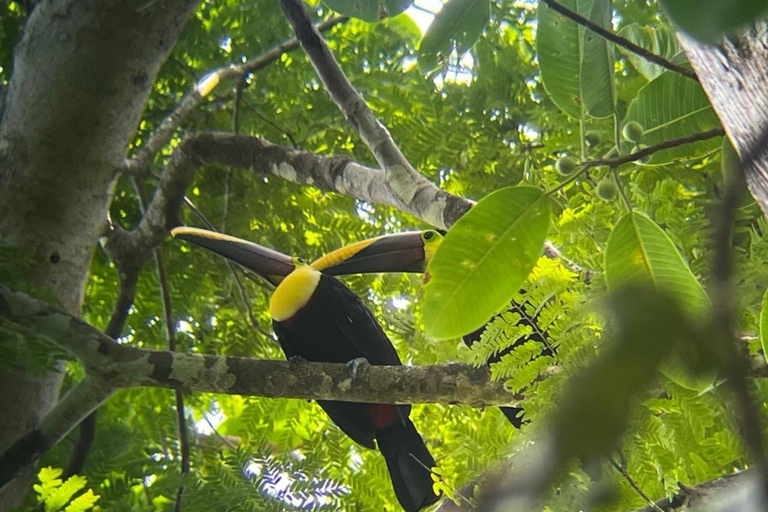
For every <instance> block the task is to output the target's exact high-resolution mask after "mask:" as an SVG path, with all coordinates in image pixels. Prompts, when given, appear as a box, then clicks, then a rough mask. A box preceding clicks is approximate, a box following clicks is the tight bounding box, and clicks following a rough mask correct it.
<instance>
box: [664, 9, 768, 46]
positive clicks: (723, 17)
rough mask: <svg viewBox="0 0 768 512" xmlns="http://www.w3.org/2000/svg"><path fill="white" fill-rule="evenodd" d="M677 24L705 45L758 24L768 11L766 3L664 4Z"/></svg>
mask: <svg viewBox="0 0 768 512" xmlns="http://www.w3.org/2000/svg"><path fill="white" fill-rule="evenodd" d="M661 3H662V4H663V5H664V7H665V8H666V10H667V12H668V13H669V17H670V18H672V19H673V20H674V21H675V23H677V24H678V25H680V27H682V29H683V30H685V31H686V32H688V33H689V34H691V35H692V36H694V37H696V38H698V39H701V40H702V41H710V42H711V41H714V40H716V39H717V38H718V37H720V36H721V35H723V34H724V33H725V32H729V31H732V30H733V29H736V28H738V27H739V26H741V25H745V24H747V23H750V22H753V21H756V20H757V18H759V17H760V16H761V15H763V14H765V13H766V12H767V11H768V3H766V2H765V0H727V1H724V0H661Z"/></svg>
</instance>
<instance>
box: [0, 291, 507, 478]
mask: <svg viewBox="0 0 768 512" xmlns="http://www.w3.org/2000/svg"><path fill="white" fill-rule="evenodd" d="M4 323H10V324H11V325H13V326H17V327H18V326H20V327H21V328H22V329H24V330H25V331H26V332H29V333H34V334H36V335H39V336H42V337H44V338H46V339H48V340H50V341H51V342H52V343H55V344H57V345H59V346H61V347H62V348H64V349H65V350H68V351H69V352H71V353H72V354H74V355H75V356H76V357H78V358H79V359H80V360H81V361H82V362H83V363H84V365H85V367H86V377H85V378H84V379H83V380H82V381H80V382H79V383H78V384H77V385H76V386H75V387H74V388H73V389H72V390H71V391H70V392H69V393H68V394H67V396H66V397H65V398H64V399H63V400H62V401H60V402H59V403H58V404H57V405H56V406H55V407H54V409H53V410H52V411H51V412H50V413H48V414H47V415H46V416H45V417H44V418H43V420H42V422H41V423H40V424H39V425H38V426H37V427H36V428H34V429H32V430H30V431H28V432H27V433H26V434H25V435H24V436H23V437H22V438H20V439H18V440H16V442H15V443H14V444H13V445H11V446H10V448H9V449H8V450H7V451H6V452H5V453H3V454H0V487H1V486H2V485H3V484H4V483H5V482H7V481H9V480H11V479H12V478H13V477H14V476H15V475H16V473H17V472H18V470H19V469H21V468H23V467H25V466H27V465H28V464H29V463H31V462H33V461H34V460H35V459H36V458H37V457H39V456H40V455H41V454H42V453H44V452H45V451H46V450H47V449H49V448H50V447H51V446H53V445H54V444H55V443H57V442H58V441H60V440H61V439H63V438H64V436H66V435H67V434H68V433H69V432H70V431H71V430H72V429H73V428H74V427H75V426H77V425H78V424H79V423H80V422H81V421H82V420H83V419H84V418H85V417H86V416H88V415H89V414H90V413H91V412H93V411H94V410H95V409H96V408H97V407H98V406H99V405H101V404H102V403H103V402H104V401H106V400H107V399H108V398H109V396H111V394H112V393H113V392H114V391H115V390H117V389H119V388H128V387H160V388H169V389H177V390H180V389H183V390H189V391H200V392H208V393H225V394H237V395H243V396H262V397H269V398H299V399H307V400H309V399H315V400H340V401H350V402H368V403H393V404H403V403H446V404H466V405H471V406H474V407H481V406H486V405H518V404H519V403H520V398H521V397H519V396H516V395H514V394H512V393H510V392H508V391H507V390H505V389H504V384H503V382H501V381H495V382H493V381H491V378H490V371H489V369H488V368H487V367H481V368H476V367H474V366H472V365H469V364H459V363H448V364H441V365H432V366H373V365H369V364H365V363H362V364H357V365H347V364H344V363H315V362H308V361H291V362H286V361H274V360H260V359H252V358H247V357H227V356H208V355H198V354H184V353H179V352H164V351H155V350H143V349H138V348H133V347H131V346H128V345H122V344H119V343H117V342H115V341H114V340H113V339H112V338H110V337H108V336H106V335H105V334H103V333H102V332H100V331H99V330H98V329H96V328H94V327H92V326H90V325H88V324H86V323H85V322H83V321H82V320H79V319H78V318H76V317H73V316H71V315H69V314H67V313H65V312H63V311H60V310H58V309H56V308H54V307H52V306H50V305H48V304H46V303H44V302H41V301H38V300H37V299H34V298H32V297H29V296H28V295H25V294H23V293H18V292H13V291H11V290H10V289H9V288H7V287H5V286H2V285H0V324H4ZM353 368H354V370H353Z"/></svg>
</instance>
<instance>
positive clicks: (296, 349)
mask: <svg viewBox="0 0 768 512" xmlns="http://www.w3.org/2000/svg"><path fill="white" fill-rule="evenodd" d="M174 235H175V236H179V237H181V238H184V239H186V240H189V241H191V242H193V243H196V244H198V245H201V246H203V247H205V248H206V249H209V250H211V251H213V252H216V253H219V254H221V255H223V256H225V257H227V258H230V259H232V260H233V261H236V262H237V263H240V264H241V265H243V266H245V267H247V268H249V269H251V270H253V271H255V272H257V273H258V274H260V275H261V276H262V277H264V278H265V279H267V280H268V281H270V282H271V283H273V284H275V285H277V289H276V290H275V293H274V294H273V296H272V300H271V302H270V313H271V314H272V317H273V326H274V329H275V333H276V334H277V337H278V341H279V342H280V346H281V347H282V349H283V352H284V353H285V355H286V357H288V358H289V359H290V358H291V357H294V356H298V357H302V358H304V359H306V360H308V361H317V362H335V363H346V362H349V361H352V360H354V359H358V358H365V359H367V360H368V362H369V363H370V364H373V365H400V364H401V362H400V358H399V357H398V355H397V352H396V351H395V349H394V347H393V346H392V342H391V341H390V340H389V338H388V337H387V335H386V334H385V333H384V331H383V330H382V328H381V326H380V325H379V323H378V322H377V321H376V318H375V317H374V316H373V314H372V313H371V312H370V311H369V310H368V308H367V307H366V306H365V304H363V302H362V301H361V300H360V298H359V297H358V296H357V295H355V294H354V293H353V292H352V291H350V290H349V288H347V287H346V286H345V285H344V284H342V283H341V282H339V281H338V280H337V279H335V278H334V277H331V276H329V275H324V274H321V271H322V270H323V269H324V268H325V266H324V265H325V264H326V263H323V262H319V261H318V262H315V263H313V264H312V265H311V266H309V265H298V266H295V265H294V263H293V262H292V261H291V259H290V258H289V257H287V256H285V255H283V254H280V253H277V252H275V251H272V250H269V249H266V248H263V247H261V246H259V245H256V244H253V243H250V242H246V241H244V240H239V239H235V238H233V237H227V236H225V235H219V234H215V233H209V232H205V231H203V230H196V229H191V228H178V229H176V230H174ZM384 247H385V248H386V247H388V245H387V244H384ZM358 252H359V251H358ZM373 256H374V259H373V262H374V263H373V264H376V265H378V264H380V263H377V262H376V261H377V260H376V257H375V255H373ZM417 259H418V258H417ZM422 259H423V258H422ZM328 261H330V260H328ZM332 261H333V262H335V263H339V262H342V263H343V261H342V260H341V259H339V258H332ZM318 404H319V405H320V406H321V407H322V408H323V410H325V412H326V413H327V414H328V416H329V417H330V418H331V419H332V420H333V422H334V423H336V424H337V425H338V426H339V428H341V429H342V431H344V433H346V434H347V435H348V436H349V437H351V438H352V439H353V440H354V441H356V442H357V443H359V444H361V445H363V446H366V447H368V448H375V447H376V446H377V445H378V448H379V451H381V453H382V455H384V459H385V460H386V463H387V468H388V470H389V474H390V478H391V480H392V486H393V488H394V491H395V495H396V496H397V499H398V501H399V502H400V504H401V505H402V507H403V508H404V509H405V510H406V512H416V511H418V510H420V509H422V508H424V507H426V506H429V505H431V504H432V503H434V502H435V501H437V500H438V498H439V496H438V495H436V494H435V493H434V491H433V490H432V477H431V474H430V469H429V468H432V467H434V466H436V463H435V460H434V458H433V457H432V455H431V454H430V453H429V450H428V449H427V447H426V445H425V444H424V441H423V440H422V438H421V436H420V435H419V433H418V432H417V431H416V428H415V426H414V425H413V423H412V422H411V420H410V418H409V415H410V412H411V406H410V405H389V404H366V403H354V402H340V401H327V400H322V401H321V400H318Z"/></svg>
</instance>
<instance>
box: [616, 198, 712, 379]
mask: <svg viewBox="0 0 768 512" xmlns="http://www.w3.org/2000/svg"><path fill="white" fill-rule="evenodd" d="M605 279H606V281H607V283H608V287H609V288H610V289H611V290H616V289H618V288H620V287H621V286H623V285H625V284H628V283H632V282H649V281H650V282H652V283H653V284H654V285H655V286H657V287H658V288H659V289H661V290H665V291H667V292H669V293H670V295H672V296H673V297H676V298H677V299H678V300H679V301H680V304H681V306H682V309H683V310H684V311H686V312H687V313H688V314H690V315H692V316H693V317H695V318H702V317H703V316H704V315H705V314H706V312H707V311H708V310H709V305H710V304H709V297H708V296H707V293H706V292H705V291H704V288H703V287H702V286H701V283H699V281H698V279H696V276H694V275H693V273H692V272H691V270H690V269H689V268H688V265H687V264H686V263H685V260H683V257H682V256H681V255H680V253H679V252H678V250H677V248H676V247H675V244H674V243H673V242H672V240H671V239H670V238H669V237H668V236H667V234H666V233H664V231H663V230H662V229H661V228H660V227H659V226H658V225H657V224H656V223H655V222H653V221H652V220H651V219H649V218H648V217H646V216H645V215H642V214H640V213H630V214H627V215H625V216H624V217H622V218H621V220H619V222H618V223H617V224H616V226H615V227H614V228H613V231H612V232H611V236H610V237H609V238H608V245H607V247H606V249H605ZM681 357H683V356H681V355H680V354H677V355H676V357H675V358H673V359H672V360H671V361H670V363H669V364H666V365H664V367H663V369H662V371H663V373H664V375H666V376H667V377H669V378H670V379H671V380H672V381H674V382H676V383H678V384H680V385H681V386H684V387H686V388H688V389H695V390H699V391H700V390H703V389H706V388H707V387H709V385H711V383H712V380H713V379H712V377H703V378H696V377H693V376H691V375H690V374H689V373H688V372H686V371H685V370H684V369H683V365H682V362H681V361H680V358H681Z"/></svg>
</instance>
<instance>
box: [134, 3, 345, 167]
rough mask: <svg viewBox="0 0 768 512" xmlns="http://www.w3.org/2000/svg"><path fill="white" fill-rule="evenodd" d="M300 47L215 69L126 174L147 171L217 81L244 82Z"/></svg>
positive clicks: (292, 43) (292, 42) (334, 21)
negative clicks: (247, 77) (247, 76)
mask: <svg viewBox="0 0 768 512" xmlns="http://www.w3.org/2000/svg"><path fill="white" fill-rule="evenodd" d="M348 19H349V18H348V17H346V16H336V17H334V18H331V19H328V20H326V21H323V22H322V23H318V25H317V30H318V31H320V32H324V31H326V30H329V29H331V28H333V27H335V26H336V25H339V24H340V23H344V22H345V21H347V20H348ZM298 47H299V42H298V40H297V39H296V38H291V39H288V40H287V41H284V42H282V43H280V44H278V45H277V46H276V47H274V48H272V49H271V50H268V51H266V52H264V53H262V54H261V55H259V56H258V57H256V58H254V59H251V60H248V61H246V62H244V63H242V64H230V65H229V66H224V67H221V68H219V69H216V70H214V71H212V72H211V73H209V74H208V75H206V78H203V79H202V80H200V82H199V83H198V84H196V85H195V86H194V87H193V88H192V90H191V91H190V92H188V93H187V95H186V96H185V97H184V98H183V99H182V100H181V102H179V105H178V106H177V107H176V109H175V110H174V111H173V112H171V114H170V115H169V116H168V117H166V118H165V120H164V121H163V122H162V123H161V124H160V126H159V127H158V128H157V129H156V130H155V131H154V132H153V133H152V135H150V137H149V138H148V139H147V142H146V143H145V144H144V145H143V146H142V147H141V148H140V149H139V150H138V151H137V153H136V155H135V156H134V157H133V158H130V159H128V160H126V161H125V163H124V166H123V171H124V172H126V173H133V174H137V173H143V172H146V170H147V168H148V167H149V164H150V163H151V162H152V159H153V158H154V157H155V155H156V154H157V153H158V152H159V151H160V149H161V148H163V147H164V146H165V145H166V144H167V143H168V142H169V141H170V140H171V137H172V136H173V134H174V133H175V132H176V129H177V128H178V127H179V126H181V124H182V123H183V122H184V120H185V119H186V118H187V116H188V115H189V114H190V112H192V111H193V110H194V109H195V108H197V106H198V105H200V103H201V102H202V101H203V98H204V97H205V96H206V95H207V94H208V93H210V90H211V89H213V88H214V87H215V86H216V84H217V83H218V82H220V81H221V80H226V79H230V78H238V79H241V80H242V79H243V78H244V77H245V76H246V75H248V74H249V73H255V72H257V71H259V70H261V69H263V68H265V67H266V66H268V65H269V64H272V63H273V62H275V61H277V60H278V59H279V58H280V57H281V56H282V55H283V54H285V53H288V52H290V51H293V50H295V49H296V48H298Z"/></svg>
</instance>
